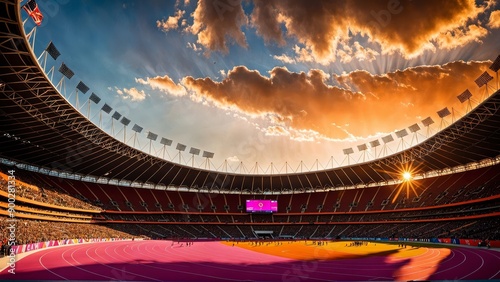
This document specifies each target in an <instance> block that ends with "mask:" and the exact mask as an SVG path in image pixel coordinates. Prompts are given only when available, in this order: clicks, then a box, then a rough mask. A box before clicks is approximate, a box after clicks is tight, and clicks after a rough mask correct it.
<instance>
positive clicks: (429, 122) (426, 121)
mask: <svg viewBox="0 0 500 282" xmlns="http://www.w3.org/2000/svg"><path fill="white" fill-rule="evenodd" d="M433 123H434V121H433V120H432V118H431V117H427V118H425V119H424V120H422V124H423V125H424V126H429V125H431V124H433Z"/></svg>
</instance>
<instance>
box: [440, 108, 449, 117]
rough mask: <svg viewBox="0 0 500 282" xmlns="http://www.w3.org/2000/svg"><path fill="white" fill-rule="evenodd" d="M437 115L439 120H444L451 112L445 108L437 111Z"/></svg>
mask: <svg viewBox="0 0 500 282" xmlns="http://www.w3.org/2000/svg"><path fill="white" fill-rule="evenodd" d="M437 114H438V116H439V117H440V118H444V117H447V116H449V115H451V112H450V110H448V107H445V108H444V109H442V110H440V111H438V112H437Z"/></svg>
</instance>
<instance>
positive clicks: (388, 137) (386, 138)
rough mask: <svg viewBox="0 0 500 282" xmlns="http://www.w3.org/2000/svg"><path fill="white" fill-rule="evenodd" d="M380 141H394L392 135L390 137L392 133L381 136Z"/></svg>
mask: <svg viewBox="0 0 500 282" xmlns="http://www.w3.org/2000/svg"><path fill="white" fill-rule="evenodd" d="M382 141H384V143H385V144H387V143H389V142H392V141H394V137H392V135H390V134H389V135H387V136H384V137H382Z"/></svg>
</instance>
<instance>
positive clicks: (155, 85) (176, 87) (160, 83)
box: [135, 75, 186, 96]
mask: <svg viewBox="0 0 500 282" xmlns="http://www.w3.org/2000/svg"><path fill="white" fill-rule="evenodd" d="M135 81H136V82H137V83H140V84H143V85H149V86H150V87H151V88H152V89H157V90H160V91H162V92H165V93H168V94H171V95H173V96H184V95H186V89H184V87H183V86H182V85H180V84H176V83H175V82H174V81H173V80H172V79H171V78H170V77H169V76H168V75H165V76H156V77H147V78H146V79H143V78H136V79H135Z"/></svg>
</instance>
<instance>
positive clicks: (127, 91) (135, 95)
mask: <svg viewBox="0 0 500 282" xmlns="http://www.w3.org/2000/svg"><path fill="white" fill-rule="evenodd" d="M115 90H116V93H118V95H120V96H121V97H122V98H123V99H125V100H127V99H130V100H131V101H142V100H144V99H146V93H144V90H138V89H137V88H135V87H132V88H123V89H119V88H116V87H115Z"/></svg>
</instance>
